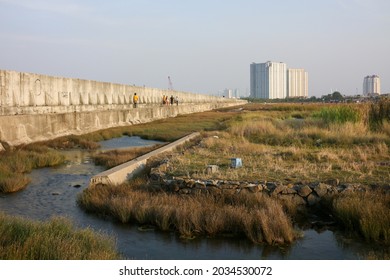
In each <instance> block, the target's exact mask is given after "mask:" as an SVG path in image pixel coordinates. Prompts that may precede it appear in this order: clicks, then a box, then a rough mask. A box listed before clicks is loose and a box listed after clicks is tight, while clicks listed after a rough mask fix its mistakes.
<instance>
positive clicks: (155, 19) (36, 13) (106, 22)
mask: <svg viewBox="0 0 390 280" xmlns="http://www.w3.org/2000/svg"><path fill="white" fill-rule="evenodd" d="M268 60H271V61H282V62H285V63H287V67H290V68H304V69H305V70H306V71H307V72H308V73H309V96H312V95H315V96H320V95H323V94H328V93H329V92H330V91H331V90H339V91H340V92H341V93H343V94H355V93H356V91H358V93H361V92H362V85H363V78H364V77H365V76H366V75H372V74H377V75H379V76H380V78H381V86H382V93H384V92H390V1H389V0H326V1H314V0H303V1H300V0H291V1H287V0H272V1H271V0H266V1H265V0H264V1H263V0H237V1H232V0H208V1H206V0H180V1H179V0H166V1H164V0H160V1H157V0H127V1H125V0H112V1H102V0H50V1H49V0H34V1H32V0H0V69H3V70H15V71H21V72H32V73H39V74H47V75H52V76H64V77H72V78H81V79H91V80H98V81H107V82H115V83H123V84H136V85H140V86H142V85H145V86H149V87H157V88H167V87H168V76H170V77H171V79H172V83H173V87H174V88H175V89H177V90H183V91H190V92H199V93H209V94H215V93H218V91H221V90H223V89H224V88H232V89H234V88H238V89H239V90H240V91H241V92H242V93H245V92H246V91H249V65H250V63H252V62H257V63H261V62H265V61H268Z"/></svg>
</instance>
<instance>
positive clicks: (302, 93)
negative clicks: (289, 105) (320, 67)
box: [250, 61, 309, 99]
mask: <svg viewBox="0 0 390 280" xmlns="http://www.w3.org/2000/svg"><path fill="white" fill-rule="evenodd" d="M308 88H309V87H308V73H307V72H306V71H305V70H304V69H301V68H300V69H295V68H290V69H288V68H287V64H286V63H284V62H271V61H267V62H265V63H252V64H251V65H250V97H252V98H261V99H277V98H278V99H283V98H287V97H292V98H294V97H308V94H309V93H308V91H309V90H308Z"/></svg>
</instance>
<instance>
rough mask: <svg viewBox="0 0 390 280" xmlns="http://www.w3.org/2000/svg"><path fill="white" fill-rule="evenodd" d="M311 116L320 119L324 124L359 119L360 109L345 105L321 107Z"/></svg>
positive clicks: (357, 120) (356, 120) (354, 121)
mask: <svg viewBox="0 0 390 280" xmlns="http://www.w3.org/2000/svg"><path fill="white" fill-rule="evenodd" d="M313 117H315V118H319V119H321V120H322V121H324V122H325V123H326V124H331V123H338V124H342V123H346V122H352V123H357V122H359V121H361V113H360V111H359V110H357V109H355V108H353V107H351V106H347V105H341V106H333V107H325V108H322V109H321V110H320V111H319V112H316V113H314V114H313Z"/></svg>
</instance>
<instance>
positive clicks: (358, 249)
mask: <svg viewBox="0 0 390 280" xmlns="http://www.w3.org/2000/svg"><path fill="white" fill-rule="evenodd" d="M156 143H160V142H157V141H151V140H143V139H141V138H139V137H121V138H116V139H112V140H108V141H104V142H101V146H102V148H101V149H102V150H108V149H114V148H115V149H118V148H125V147H136V146H147V145H154V144H156ZM64 154H65V155H66V157H67V159H68V161H67V163H66V164H64V165H61V166H59V167H56V168H42V169H38V170H34V171H33V172H32V173H31V174H30V178H31V183H30V185H29V186H28V187H27V188H26V189H24V190H23V191H20V192H17V193H12V194H0V211H1V212H4V213H7V214H10V215H17V216H23V217H27V218H30V219H34V220H47V219H49V218H50V217H52V216H65V217H68V218H70V219H71V220H73V222H74V223H75V224H76V225H77V226H78V227H89V228H92V229H94V230H97V231H101V232H104V233H107V234H110V235H113V236H115V238H116V241H117V247H118V251H119V252H120V253H121V254H122V255H123V257H124V258H126V259H141V260H142V259H146V260H148V259H178V260H187V259H194V260H205V259H209V260H223V259H237V260H244V259H270V260H276V259H293V260H300V259H305V260H309V259H310V260H316V259H320V260H336V259H361V258H364V255H366V254H367V253H368V251H369V250H371V249H370V248H367V245H365V244H360V243H358V242H356V241H354V240H350V239H347V238H345V237H343V236H342V235H341V234H338V233H337V232H333V231H331V230H329V229H327V230H322V231H320V232H319V231H316V230H314V229H306V230H304V236H303V238H302V239H300V240H298V241H297V242H295V243H294V244H293V245H291V246H288V247H275V246H259V245H254V244H253V243H251V242H249V241H247V240H237V239H233V238H212V239H210V238H198V239H195V240H190V241H188V240H187V241H186V240H182V239H180V238H179V237H178V236H177V235H176V234H175V233H173V232H172V233H162V232H159V231H140V230H139V229H138V227H137V226H135V225H124V224H120V223H116V222H113V221H111V220H104V219H102V218H99V217H97V216H95V215H93V214H87V213H85V212H84V211H83V210H82V209H80V208H79V207H78V206H77V203H76V198H77V195H78V194H79V193H80V192H82V191H83V190H84V189H85V188H87V187H88V183H89V179H90V178H91V177H92V176H93V175H95V174H97V173H99V172H101V171H103V168H102V167H99V166H95V165H94V163H93V162H92V160H91V158H90V153H89V152H87V151H80V150H72V151H64Z"/></svg>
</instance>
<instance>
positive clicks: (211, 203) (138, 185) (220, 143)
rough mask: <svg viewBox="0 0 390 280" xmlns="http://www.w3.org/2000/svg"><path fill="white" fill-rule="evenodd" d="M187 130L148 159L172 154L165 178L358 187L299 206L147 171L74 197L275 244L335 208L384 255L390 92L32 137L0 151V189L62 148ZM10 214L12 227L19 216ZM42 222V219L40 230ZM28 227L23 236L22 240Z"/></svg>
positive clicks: (124, 218)
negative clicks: (176, 185)
mask: <svg viewBox="0 0 390 280" xmlns="http://www.w3.org/2000/svg"><path fill="white" fill-rule="evenodd" d="M193 131H201V132H202V133H201V137H200V138H199V139H197V140H196V141H192V142H191V143H189V144H186V145H185V146H183V147H181V148H178V149H177V150H176V151H174V152H172V153H170V154H164V155H163V156H160V157H156V158H155V159H153V160H151V161H150V162H149V165H150V166H149V168H152V167H154V166H157V165H158V164H159V163H161V161H164V160H168V161H169V165H168V167H167V168H166V170H165V172H166V176H169V177H170V178H177V177H180V178H188V179H203V180H204V179H210V180H213V179H218V180H234V181H261V182H280V183H282V184H285V185H293V184H297V183H299V184H303V185H305V184H310V183H313V182H328V181H331V182H333V183H332V184H337V185H338V186H340V185H348V184H359V185H361V186H364V188H362V189H361V190H360V191H354V192H345V193H340V194H337V195H336V194H335V195H330V196H328V197H326V198H325V199H323V201H322V202H321V203H320V204H318V205H316V206H315V207H308V206H304V207H303V206H302V205H294V203H288V202H286V201H282V200H280V199H279V198H278V197H273V196H269V195H267V194H263V193H252V194H249V193H240V194H232V193H225V194H220V195H218V194H211V193H206V194H184V195H183V194H176V193H170V192H167V191H165V190H164V189H163V188H155V187H151V186H150V184H149V183H150V181H149V177H148V176H149V173H148V170H146V172H145V173H144V174H141V175H140V176H139V177H138V178H136V179H135V180H133V181H131V182H128V183H126V184H123V185H121V186H95V187H89V188H87V189H86V190H84V191H83V192H82V193H81V194H80V195H79V197H78V204H79V205H80V206H81V207H82V208H83V209H85V210H86V211H88V212H93V213H97V214H99V215H102V216H106V217H112V218H114V219H115V220H117V221H119V222H122V223H132V224H137V225H138V226H139V227H140V229H142V228H146V229H147V228H149V227H152V228H154V229H158V230H161V231H175V232H177V233H178V235H179V236H180V237H182V238H186V239H192V238H196V237H198V236H208V237H217V236H231V237H232V238H246V239H248V240H250V241H252V242H253V243H255V244H259V243H267V244H274V245H279V246H283V245H286V246H287V245H288V244H290V243H292V242H294V241H295V240H297V239H299V238H300V237H301V236H302V232H301V230H300V224H301V222H302V218H303V219H304V218H305V217H306V216H307V215H308V214H310V213H311V212H312V211H315V212H316V214H319V213H320V214H321V215H325V216H327V217H328V218H329V217H331V219H332V220H333V222H334V223H335V225H336V227H337V228H338V229H341V230H344V232H345V233H346V234H348V235H350V236H351V237H353V238H356V239H359V240H364V241H365V242H367V243H370V244H376V245H377V246H379V247H381V248H383V251H382V253H381V254H380V255H376V254H373V255H372V256H371V255H370V256H367V257H365V258H386V259H387V258H389V256H390V249H389V248H390V186H389V182H390V153H389V146H390V101H389V100H385V99H384V100H381V101H379V102H377V103H372V104H371V103H365V104H256V103H250V104H247V105H245V106H241V107H240V108H230V109H223V110H217V111H213V112H205V113H196V114H190V115H185V116H178V117H176V118H171V119H164V120H159V121H155V122H152V123H147V124H140V125H134V126H130V127H120V128H114V129H109V130H102V131H98V132H95V133H90V134H86V135H82V136H68V137H62V138H58V139H55V140H54V141H48V142H44V143H36V144H34V145H31V146H25V147H21V148H19V149H17V150H14V151H7V152H5V153H3V154H2V155H1V160H0V188H1V190H0V191H2V192H7V191H16V190H17V189H18V187H15V188H11V187H9V186H22V187H23V186H25V185H26V184H27V181H26V180H27V179H25V177H24V176H23V174H24V173H26V172H29V170H31V168H38V167H42V166H52V165H56V164H60V163H61V162H62V161H63V158H61V156H60V154H59V153H58V150H59V149H67V148H75V147H79V148H84V149H92V150H93V149H96V148H97V147H98V146H99V144H98V143H97V142H98V141H101V140H107V139H110V138H113V137H120V136H122V135H129V136H132V135H137V136H141V137H143V138H147V139H154V140H162V141H173V140H176V139H178V138H180V137H183V136H185V135H187V134H189V133H191V132H193ZM147 151H148V150H142V149H139V150H134V151H133V152H129V151H120V150H118V151H111V152H104V153H100V152H99V153H96V154H95V155H94V160H95V163H96V164H102V165H105V166H106V167H107V168H109V167H112V166H115V165H117V164H120V163H122V162H123V161H126V160H130V159H132V158H134V157H136V156H139V155H140V154H142V153H146V152H147ZM15 155H17V156H15ZM231 158H241V159H242V162H243V166H242V167H241V168H231V167H230V159H231ZM25 163H28V164H25ZM208 165H217V166H218V171H217V172H215V173H211V174H210V173H208V172H206V167H207V166H208ZM149 170H150V169H149ZM12 174H20V176H13V175H12ZM14 178H18V179H14ZM19 180H21V181H19ZM7 188H10V189H7ZM2 219H8V218H7V217H5V218H4V216H2ZM7 223H9V224H8V227H9V228H13V227H16V224H18V223H19V222H18V221H17V222H16V223H15V225H12V223H11V222H9V220H8V221H7ZM54 223H57V224H58V222H56V221H55V222H54ZM47 226H48V225H46V224H45V225H40V227H42V230H44V228H45V227H47ZM34 227H36V226H34ZM3 231H4V229H3ZM27 231H28V232H30V230H27ZM1 236H7V235H4V234H2V235H1ZM24 236H25V235H24V234H22V235H20V238H21V239H23V240H25V239H24V238H25V237H24ZM3 240H5V241H1V242H0V244H9V239H8V237H5V238H3ZM48 240H50V238H48ZM7 242H8V243H7ZM13 242H15V241H13ZM103 243H104V242H103ZM2 246H4V245H2ZM51 246H52V245H51ZM88 246H89V245H88ZM15 250H16V249H15ZM18 250H19V249H18ZM20 250H22V251H23V250H24V251H26V252H28V251H27V249H26V248H25V249H20ZM87 255H88V253H86V254H85V255H83V256H77V257H76V258H84V256H87ZM15 256H18V257H20V258H22V255H15ZM34 256H35V255H34ZM107 256H108V255H107ZM110 256H113V255H110ZM115 257H116V256H114V258H115ZM26 258H28V257H26ZM60 258H62V256H61V257H60ZM63 258H66V257H63ZM96 258H100V257H96ZM103 258H104V257H103ZM107 258H109V257H107Z"/></svg>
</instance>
